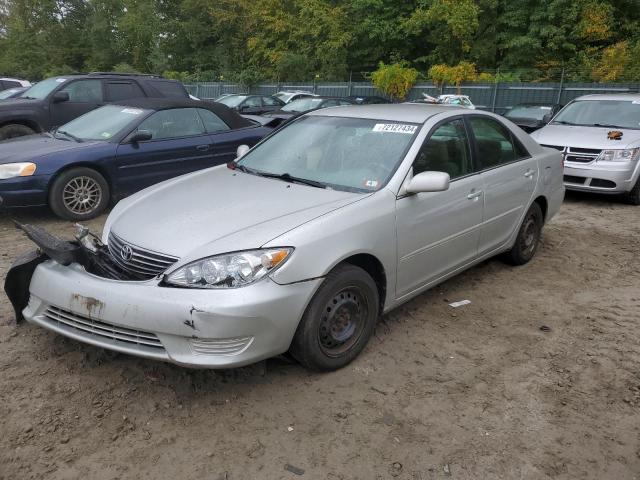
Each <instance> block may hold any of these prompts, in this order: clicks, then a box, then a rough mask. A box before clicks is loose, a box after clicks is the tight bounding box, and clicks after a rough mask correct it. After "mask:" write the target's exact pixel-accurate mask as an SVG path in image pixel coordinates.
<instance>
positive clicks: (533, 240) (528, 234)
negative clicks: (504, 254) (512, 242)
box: [520, 215, 540, 257]
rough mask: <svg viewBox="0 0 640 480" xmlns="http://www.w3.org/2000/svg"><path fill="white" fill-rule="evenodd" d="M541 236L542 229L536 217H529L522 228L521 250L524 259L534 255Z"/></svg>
mask: <svg viewBox="0 0 640 480" xmlns="http://www.w3.org/2000/svg"><path fill="white" fill-rule="evenodd" d="M539 236H540V228H539V226H538V222H537V221H536V217H535V215H529V216H528V217H527V219H526V220H525V223H524V225H523V226H522V237H521V239H520V249H521V251H522V256H523V257H529V256H531V255H533V251H534V250H535V248H536V246H537V244H538V237H539Z"/></svg>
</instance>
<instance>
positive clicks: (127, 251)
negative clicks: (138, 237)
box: [120, 245, 133, 262]
mask: <svg viewBox="0 0 640 480" xmlns="http://www.w3.org/2000/svg"><path fill="white" fill-rule="evenodd" d="M120 256H121V257H122V259H123V260H124V261H125V262H128V261H129V260H131V257H132V256H133V250H132V249H131V247H130V246H129V245H123V246H122V247H121V248H120Z"/></svg>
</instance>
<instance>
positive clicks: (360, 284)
mask: <svg viewBox="0 0 640 480" xmlns="http://www.w3.org/2000/svg"><path fill="white" fill-rule="evenodd" d="M379 310H380V299H379V296H378V289H377V287H376V284H375V282H374V281H373V279H372V278H371V276H370V275H369V274H368V273H367V272H365V271H364V270H363V269H361V268H359V267H356V266H354V265H348V264H345V265H340V266H338V267H336V268H335V269H334V270H332V271H331V272H330V273H329V275H327V277H326V278H325V280H324V282H323V283H322V285H321V286H320V288H319V289H318V291H317V292H316V294H315V295H314V296H313V298H312V299H311V302H310V303H309V305H308V306H307V309H306V311H305V313H304V315H303V317H302V320H301V321H300V325H298V329H297V330H296V334H295V336H294V338H293V342H292V343H291V348H290V350H289V352H290V353H291V355H293V357H294V358H295V359H296V360H297V361H298V362H300V363H301V364H302V365H303V366H304V367H306V368H309V369H311V370H318V371H331V370H337V369H339V368H342V367H344V366H345V365H347V364H348V363H349V362H351V361H352V360H353V359H355V358H356V357H357V356H358V355H359V354H360V352H361V351H362V350H363V349H364V347H365V346H366V344H367V342H368V341H369V338H371V335H372V334H373V329H374V327H375V324H376V321H377V319H378V314H379Z"/></svg>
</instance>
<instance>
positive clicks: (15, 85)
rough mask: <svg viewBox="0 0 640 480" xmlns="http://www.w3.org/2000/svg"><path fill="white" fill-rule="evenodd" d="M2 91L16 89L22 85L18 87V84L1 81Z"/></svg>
mask: <svg viewBox="0 0 640 480" xmlns="http://www.w3.org/2000/svg"><path fill="white" fill-rule="evenodd" d="M0 83H2V89H3V90H4V89H7V88H17V87H21V86H22V85H20V83H18V82H12V81H11V80H2V82H0Z"/></svg>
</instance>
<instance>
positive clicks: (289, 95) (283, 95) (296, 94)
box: [272, 90, 317, 103]
mask: <svg viewBox="0 0 640 480" xmlns="http://www.w3.org/2000/svg"><path fill="white" fill-rule="evenodd" d="M272 96H273V97H276V98H277V99H278V100H282V101H283V102H284V103H291V102H293V101H294V100H300V99H301V98H308V97H317V95H316V94H315V93H311V92H307V91H305V90H282V91H280V92H278V93H274V94H273V95H272Z"/></svg>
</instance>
